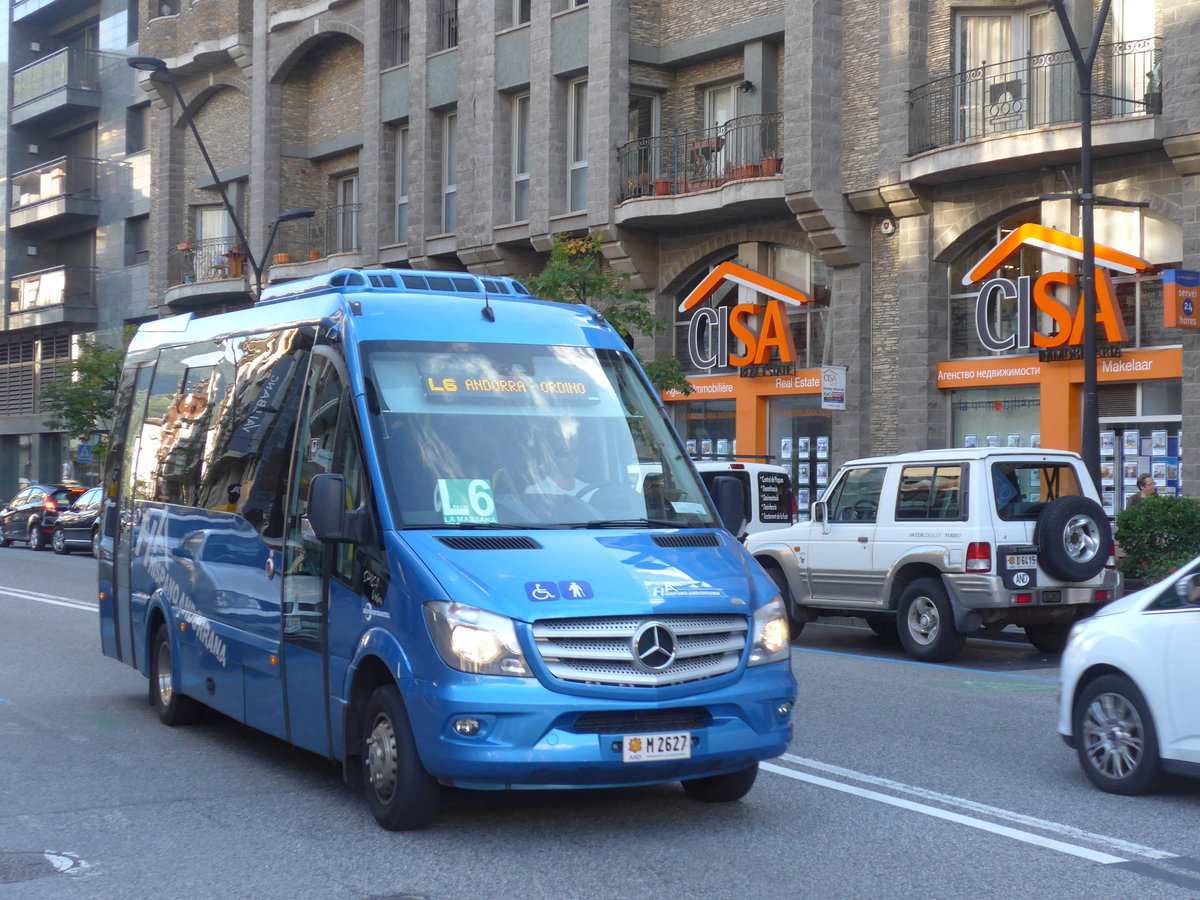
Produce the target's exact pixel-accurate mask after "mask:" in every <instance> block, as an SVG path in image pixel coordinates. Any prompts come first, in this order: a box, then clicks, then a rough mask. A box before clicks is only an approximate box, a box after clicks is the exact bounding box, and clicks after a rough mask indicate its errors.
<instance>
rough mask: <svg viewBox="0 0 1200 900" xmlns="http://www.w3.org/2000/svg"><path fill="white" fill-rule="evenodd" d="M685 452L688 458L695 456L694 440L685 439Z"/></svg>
mask: <svg viewBox="0 0 1200 900" xmlns="http://www.w3.org/2000/svg"><path fill="white" fill-rule="evenodd" d="M687 452H688V456H695V455H696V439H695V438H688V439H687Z"/></svg>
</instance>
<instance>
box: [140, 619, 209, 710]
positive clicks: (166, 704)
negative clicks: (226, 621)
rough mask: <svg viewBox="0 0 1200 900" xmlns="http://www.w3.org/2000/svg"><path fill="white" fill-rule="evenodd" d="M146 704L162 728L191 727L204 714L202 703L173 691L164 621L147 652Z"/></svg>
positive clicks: (173, 682) (169, 648) (173, 676)
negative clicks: (148, 688)
mask: <svg viewBox="0 0 1200 900" xmlns="http://www.w3.org/2000/svg"><path fill="white" fill-rule="evenodd" d="M150 705H151V706H153V707H154V711H155V712H156V713H158V717H159V719H161V720H162V723H163V724H164V725H171V726H175V725H194V724H195V723H196V722H198V721H200V717H201V716H202V715H203V714H204V704H202V703H200V702H199V701H197V700H193V699H192V698H191V697H188V696H186V695H184V694H181V693H180V692H179V691H177V690H175V667H174V665H173V663H172V657H171V635H170V634H169V633H168V632H167V624H166V622H164V623H162V624H161V625H159V626H158V631H156V632H154V644H153V646H152V648H151V650H150Z"/></svg>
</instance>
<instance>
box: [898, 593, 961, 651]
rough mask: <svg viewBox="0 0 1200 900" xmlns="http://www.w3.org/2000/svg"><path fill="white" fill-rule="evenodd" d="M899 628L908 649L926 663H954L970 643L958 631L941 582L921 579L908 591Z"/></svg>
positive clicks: (899, 616) (899, 619)
mask: <svg viewBox="0 0 1200 900" xmlns="http://www.w3.org/2000/svg"><path fill="white" fill-rule="evenodd" d="M896 624H897V625H898V626H899V629H900V643H902V644H903V645H904V649H905V650H907V651H908V653H909V655H910V656H912V657H913V658H914V659H919V660H921V661H922V662H945V661H946V660H948V659H953V658H954V657H955V656H957V655H958V654H959V651H961V650H962V648H963V644H965V643H966V642H967V636H966V635H965V634H962V633H960V632H959V631H958V630H957V629H956V628H955V627H954V608H953V607H952V606H951V605H950V597H949V596H948V595H947V594H946V588H945V586H944V585H943V584H942V580H941V579H940V578H918V579H917V580H916V581H914V582H913V583H912V584H910V585H909V586H908V587H906V588H905V589H904V593H902V594H901V595H900V604H899V608H898V610H897V618H896Z"/></svg>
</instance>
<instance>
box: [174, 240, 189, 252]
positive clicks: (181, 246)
mask: <svg viewBox="0 0 1200 900" xmlns="http://www.w3.org/2000/svg"><path fill="white" fill-rule="evenodd" d="M175 249H176V250H178V251H179V252H180V253H182V252H184V251H185V250H191V249H192V242H191V241H181V242H179V243H178V244H176V245H175Z"/></svg>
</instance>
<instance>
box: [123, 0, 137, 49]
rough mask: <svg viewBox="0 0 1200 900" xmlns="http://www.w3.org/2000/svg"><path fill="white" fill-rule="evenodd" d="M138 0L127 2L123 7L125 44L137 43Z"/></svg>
mask: <svg viewBox="0 0 1200 900" xmlns="http://www.w3.org/2000/svg"><path fill="white" fill-rule="evenodd" d="M139 5H140V3H139V2H138V0H128V2H127V4H126V6H125V43H126V45H129V44H136V43H137V42H138V6H139Z"/></svg>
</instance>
